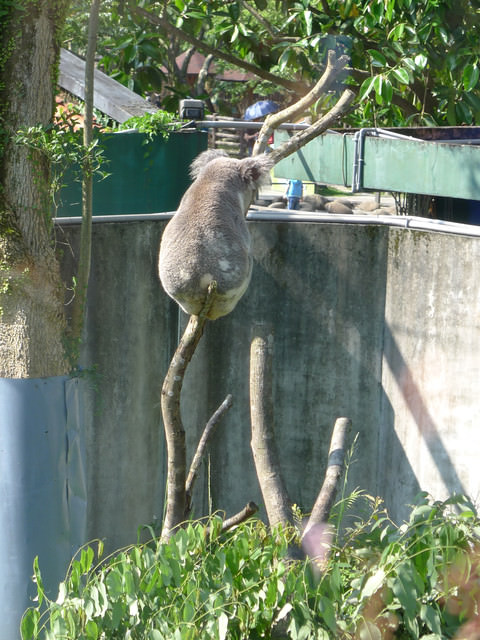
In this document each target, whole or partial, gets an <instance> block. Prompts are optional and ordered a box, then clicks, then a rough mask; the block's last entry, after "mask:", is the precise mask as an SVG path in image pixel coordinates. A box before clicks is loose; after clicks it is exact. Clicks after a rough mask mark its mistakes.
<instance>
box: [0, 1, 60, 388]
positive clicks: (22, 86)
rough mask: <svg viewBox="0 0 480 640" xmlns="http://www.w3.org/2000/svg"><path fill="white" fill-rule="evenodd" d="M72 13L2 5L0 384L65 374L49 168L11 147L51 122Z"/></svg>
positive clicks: (33, 4)
mask: <svg viewBox="0 0 480 640" xmlns="http://www.w3.org/2000/svg"><path fill="white" fill-rule="evenodd" d="M67 5H68V0H36V1H35V0H18V2H15V3H11V2H5V1H4V0H0V9H2V12H3V15H2V28H1V32H0V39H1V41H0V52H1V53H0V307H1V317H0V377H8V378H12V377H14V378H31V377H45V376H55V375H61V374H64V373H66V372H67V370H68V364H67V360H66V358H65V353H64V334H65V314H64V308H63V304H64V295H63V285H62V281H61V279H60V273H59V267H58V263H57V260H56V257H55V247H54V235H53V224H52V215H51V212H52V201H51V196H50V190H49V183H50V180H49V178H50V176H49V165H48V161H47V160H46V158H45V157H43V156H42V155H40V154H39V153H38V152H34V151H31V150H29V149H27V148H26V147H25V146H20V145H17V144H15V142H14V139H13V136H14V134H15V132H16V131H18V130H19V129H27V128H28V127H30V126H34V125H37V124H41V125H47V124H48V123H49V122H50V121H51V119H52V116H53V112H54V95H55V83H56V73H57V65H58V60H59V53H60V30H61V27H62V24H63V20H64V16H65V11H66V8H67Z"/></svg>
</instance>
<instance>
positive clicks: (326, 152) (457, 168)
mask: <svg viewBox="0 0 480 640" xmlns="http://www.w3.org/2000/svg"><path fill="white" fill-rule="evenodd" d="M287 136H288V133H287V132H285V131H278V132H276V133H275V145H276V146H278V145H279V144H281V143H282V142H283V141H284V140H285V139H286V137H287ZM356 162H357V163H359V164H360V171H361V183H360V187H361V189H365V190H368V189H371V190H375V191H397V192H405V193H418V194H425V195H432V196H434V195H435V196H443V197H450V198H463V199H466V200H480V145H479V144H462V143H459V142H458V141H457V142H454V141H444V142H440V141H438V140H435V141H433V140H420V139H418V140H413V139H406V138H403V139H401V138H398V139H394V138H385V137H374V136H371V135H366V136H365V138H364V144H363V150H362V152H361V154H360V156H358V155H357V157H355V143H354V134H353V133H339V132H332V133H330V132H329V133H325V134H323V135H322V136H319V137H318V138H316V139H315V140H312V141H311V142H309V143H308V144H307V145H305V146H304V147H303V148H302V149H300V150H299V151H297V152H296V153H294V154H292V155H291V156H289V157H288V158H285V159H284V160H282V161H281V162H279V163H278V164H277V165H276V167H275V176H276V177H279V178H298V179H300V180H306V181H313V182H320V183H325V184H334V185H345V186H351V185H352V176H353V167H354V165H355V163H356Z"/></svg>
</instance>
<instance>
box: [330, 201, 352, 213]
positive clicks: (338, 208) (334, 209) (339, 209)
mask: <svg viewBox="0 0 480 640" xmlns="http://www.w3.org/2000/svg"><path fill="white" fill-rule="evenodd" d="M325 210H326V211H328V213H338V214H340V215H351V214H353V211H352V209H351V208H350V207H347V205H346V204H344V203H343V202H340V201H339V200H332V201H331V202H327V203H326V204H325Z"/></svg>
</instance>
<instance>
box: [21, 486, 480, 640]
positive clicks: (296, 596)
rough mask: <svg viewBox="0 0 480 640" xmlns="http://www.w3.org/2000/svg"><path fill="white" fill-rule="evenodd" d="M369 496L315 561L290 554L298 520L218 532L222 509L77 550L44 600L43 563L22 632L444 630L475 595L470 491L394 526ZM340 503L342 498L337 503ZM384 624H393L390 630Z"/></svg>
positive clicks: (51, 636)
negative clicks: (282, 526) (109, 550)
mask: <svg viewBox="0 0 480 640" xmlns="http://www.w3.org/2000/svg"><path fill="white" fill-rule="evenodd" d="M345 500H346V501H347V502H354V503H356V506H357V507H359V506H363V507H364V508H367V507H368V508H367V510H366V515H365V516H364V517H363V518H359V517H357V518H356V520H355V521H354V523H353V525H352V526H351V527H349V528H348V529H346V530H345V533H344V536H343V542H342V543H341V544H337V545H335V546H334V547H332V548H331V549H330V555H329V558H328V560H326V561H325V562H323V563H322V566H321V568H317V567H316V566H315V564H314V563H312V562H310V561H299V560H297V561H292V560H291V559H290V556H289V549H291V548H292V546H295V545H296V544H297V539H298V538H297V534H296V533H295V531H293V530H276V531H273V532H269V531H268V530H267V528H266V527H265V526H264V525H263V524H262V523H261V522H259V521H252V522H249V523H247V524H243V525H241V526H239V527H238V528H236V529H235V530H234V531H232V532H227V533H221V520H220V519H219V518H217V517H214V518H212V519H211V520H210V521H209V522H208V527H207V526H205V525H204V524H201V523H197V524H189V525H188V526H187V527H186V528H185V529H182V530H180V531H178V532H177V534H176V535H175V536H174V537H172V539H171V540H170V541H169V542H168V543H161V542H160V541H159V540H158V539H155V538H154V539H153V540H152V541H151V542H149V543H147V544H141V545H134V546H132V547H129V548H127V549H124V550H121V551H119V552H118V553H115V554H114V555H112V556H110V557H108V558H105V559H102V546H101V544H99V545H98V548H97V549H96V550H94V548H93V546H88V547H85V548H83V549H81V550H80V552H79V553H78V554H77V556H76V558H75V559H74V560H73V561H72V563H71V566H70V569H69V572H68V575H67V578H66V580H65V581H64V582H63V583H61V585H60V588H59V594H58V598H57V600H56V601H55V602H52V601H48V600H47V598H46V596H45V592H44V588H43V585H42V581H41V574H40V571H39V568H38V563H35V565H34V579H35V582H36V585H37V592H38V605H37V606H36V607H35V608H32V609H30V610H29V611H27V612H26V614H25V616H24V618H23V620H22V638H23V640H31V639H37V638H44V639H45V640H59V639H60V638H62V639H71V640H73V639H81V640H97V639H98V640H99V639H101V638H108V639H111V640H119V639H120V638H122V639H126V638H128V639H131V640H137V639H138V640H145V639H147V640H162V639H165V640H166V639H169V640H170V639H172V638H173V639H178V640H183V639H190V638H192V639H193V638H212V639H214V640H220V639H221V640H223V639H224V638H227V637H228V638H232V639H234V640H235V639H238V640H240V639H241V638H271V637H273V635H272V634H276V635H275V637H283V638H292V639H294V640H299V639H302V638H303V639H304V638H318V639H322V640H327V639H329V638H332V639H334V638H353V637H355V638H381V637H387V636H388V637H392V634H393V633H395V637H397V638H412V639H413V638H425V640H426V639H427V638H428V639H429V640H433V639H438V640H440V639H441V638H444V637H451V636H452V635H454V634H455V632H456V631H457V630H458V629H459V628H460V627H461V625H462V624H463V623H465V622H466V621H468V619H469V618H470V617H471V616H472V615H474V612H475V611H476V608H477V607H478V604H479V593H478V588H476V589H474V588H473V586H474V585H475V584H476V581H477V580H478V572H479V569H480V553H479V549H478V547H477V540H478V535H479V533H480V522H479V520H478V518H477V516H476V514H475V511H474V509H473V507H472V505H471V504H470V502H469V501H468V500H467V499H465V498H463V497H461V496H460V497H454V498H451V499H450V500H447V501H446V502H432V501H431V500H429V499H428V497H427V496H426V495H425V494H421V495H420V496H419V500H418V502H417V504H416V505H415V506H414V507H413V508H412V510H411V513H410V518H409V520H408V522H407V523H405V524H404V525H403V526H401V527H397V526H395V525H394V524H393V523H392V522H391V521H390V519H389V518H388V515H387V514H386V512H385V511H384V510H383V508H382V505H381V502H380V501H379V500H378V499H376V500H374V499H373V498H370V497H368V496H366V495H363V494H358V493H357V494H356V495H355V496H354V497H353V498H350V497H349V498H345ZM339 509H340V510H342V506H341V505H337V513H338V510H339ZM388 634H390V635H388Z"/></svg>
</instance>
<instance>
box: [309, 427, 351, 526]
mask: <svg viewBox="0 0 480 640" xmlns="http://www.w3.org/2000/svg"><path fill="white" fill-rule="evenodd" d="M351 426H352V421H351V420H350V419H349V418H337V420H336V422H335V426H334V428H333V433H332V438H331V440H330V450H329V452H328V463H327V470H326V472H325V479H324V481H323V485H322V488H321V489H320V492H319V494H318V496H317V499H316V501H315V504H314V506H313V509H312V513H311V515H310V518H309V519H308V523H307V526H306V527H305V531H304V533H303V535H305V534H306V533H307V532H308V530H309V529H310V528H311V527H313V526H314V525H318V524H322V523H325V522H327V520H328V516H329V515H330V509H331V508H332V505H333V501H334V500H335V495H336V492H337V487H338V483H339V480H340V478H341V477H342V474H343V463H344V459H345V440H346V437H347V433H348V432H349V431H350V428H351Z"/></svg>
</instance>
